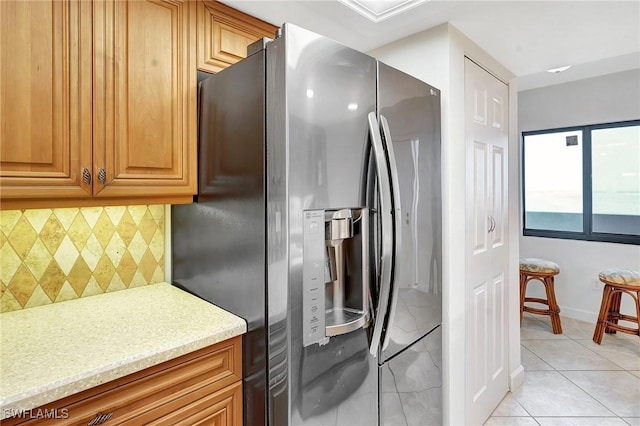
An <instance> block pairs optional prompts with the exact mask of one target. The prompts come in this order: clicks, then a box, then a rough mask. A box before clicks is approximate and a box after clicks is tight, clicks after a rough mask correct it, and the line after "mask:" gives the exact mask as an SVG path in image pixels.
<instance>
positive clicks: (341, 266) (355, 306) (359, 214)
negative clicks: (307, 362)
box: [302, 208, 369, 346]
mask: <svg viewBox="0 0 640 426" xmlns="http://www.w3.org/2000/svg"><path fill="white" fill-rule="evenodd" d="M368 235H369V212H368V210H367V209H366V208H345V209H324V210H306V211H305V212H304V253H303V259H304V261H303V279H302V285H303V315H302V319H303V336H304V337H303V345H304V346H309V345H312V344H314V343H318V344H321V345H322V344H325V343H327V342H328V341H329V338H330V337H331V336H337V335H340V334H345V333H349V332H351V331H354V330H357V329H360V328H363V327H367V326H368V324H369V309H368V307H369V262H368V259H369V253H368V251H369V242H368V240H367V239H368Z"/></svg>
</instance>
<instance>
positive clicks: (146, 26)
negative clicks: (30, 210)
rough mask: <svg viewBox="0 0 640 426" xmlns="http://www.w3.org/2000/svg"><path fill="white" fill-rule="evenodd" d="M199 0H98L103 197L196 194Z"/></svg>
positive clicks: (97, 132) (97, 155)
mask: <svg viewBox="0 0 640 426" xmlns="http://www.w3.org/2000/svg"><path fill="white" fill-rule="evenodd" d="M194 6H195V5H194V4H193V3H191V2H188V1H185V2H182V1H130V2H122V1H115V2H96V3H95V11H94V13H95V17H96V19H95V34H96V36H95V43H96V45H95V51H97V52H104V55H96V57H95V67H94V84H95V89H94V96H95V108H94V117H93V122H94V146H95V152H94V173H95V175H96V176H98V179H99V180H101V179H102V178H104V182H102V181H101V182H100V183H101V184H102V185H101V186H99V187H97V188H96V187H94V188H95V189H94V193H96V194H97V195H99V196H134V195H154V194H155V195H162V194H166V193H172V194H193V193H194V192H195V189H196V188H195V185H196V179H195V167H196V165H195V161H196V150H195V143H193V142H194V141H195V137H196V135H195V108H196V98H195V96H196V92H195V89H196V73H195V48H192V46H193V47H195V46H194V45H195V9H194ZM102 170H104V172H102Z"/></svg>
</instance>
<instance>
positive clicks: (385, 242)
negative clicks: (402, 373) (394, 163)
mask: <svg viewBox="0 0 640 426" xmlns="http://www.w3.org/2000/svg"><path fill="white" fill-rule="evenodd" d="M367 118H368V120H369V133H370V135H371V145H372V147H373V154H374V161H375V165H376V171H377V173H376V174H377V180H378V188H379V192H380V194H379V195H380V198H379V202H380V211H379V212H378V214H379V218H380V229H381V234H382V235H381V241H380V245H381V247H380V260H381V264H380V288H379V290H378V306H377V308H376V310H375V313H374V326H373V333H372V335H371V336H372V337H371V344H370V346H369V353H371V355H373V356H374V357H375V356H377V355H378V350H379V348H380V341H381V339H382V328H383V326H384V321H385V318H386V316H387V308H388V307H389V297H390V293H391V269H392V260H393V259H392V257H393V221H392V213H391V209H392V205H391V183H390V182H389V169H388V167H387V157H386V154H385V150H384V145H383V142H382V136H381V134H380V126H379V125H378V119H377V118H376V114H375V112H370V113H369V115H368V116H367Z"/></svg>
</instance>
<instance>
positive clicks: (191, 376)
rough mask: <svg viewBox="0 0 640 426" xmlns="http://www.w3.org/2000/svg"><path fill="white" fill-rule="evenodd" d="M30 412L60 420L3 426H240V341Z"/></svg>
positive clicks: (13, 421)
mask: <svg viewBox="0 0 640 426" xmlns="http://www.w3.org/2000/svg"><path fill="white" fill-rule="evenodd" d="M31 413H32V415H33V414H37V413H48V414H49V415H50V417H57V418H48V419H47V418H32V419H27V418H17V417H13V418H10V419H5V420H3V421H2V424H3V425H5V424H6V425H7V426H10V425H18V424H19V425H24V426H26V425H56V426H66V425H79V424H84V425H87V424H89V425H98V424H100V425H105V426H108V425H128V426H135V425H143V424H144V425H194V424H206V425H216V426H242V336H238V337H234V338H232V339H229V340H226V341H224V342H220V343H217V344H215V345H212V346H209V347H207V348H204V349H201V350H199V351H196V352H193V353H191V354H187V355H184V356H182V357H179V358H176V359H174V360H171V361H167V362H165V363H163V364H160V365H157V366H155V367H151V368H148V369H146V370H143V371H140V372H138V373H135V374H131V375H129V376H126V377H123V378H121V379H118V380H114V381H112V382H109V383H105V384H103V385H100V386H98V387H96V388H92V389H89V390H86V391H84V392H80V393H78V394H76V395H72V396H69V397H67V398H64V399H61V400H59V401H56V402H52V403H51V404H47V405H44V406H42V407H39V408H35V409H33V410H31ZM34 417H35V416H34ZM43 417H44V416H43Z"/></svg>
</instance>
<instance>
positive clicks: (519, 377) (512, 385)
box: [509, 365, 524, 392]
mask: <svg viewBox="0 0 640 426" xmlns="http://www.w3.org/2000/svg"><path fill="white" fill-rule="evenodd" d="M523 382H524V367H523V366H522V365H520V366H518V368H516V369H515V370H514V371H513V372H512V373H511V374H510V375H509V390H510V391H511V392H515V390H516V389H518V388H519V387H520V386H522V383H523Z"/></svg>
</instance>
